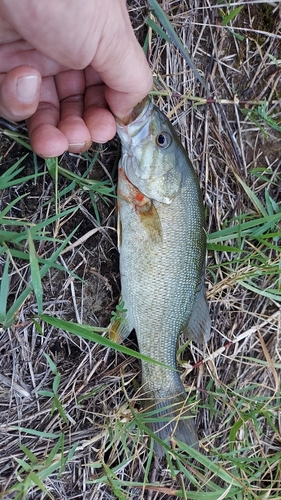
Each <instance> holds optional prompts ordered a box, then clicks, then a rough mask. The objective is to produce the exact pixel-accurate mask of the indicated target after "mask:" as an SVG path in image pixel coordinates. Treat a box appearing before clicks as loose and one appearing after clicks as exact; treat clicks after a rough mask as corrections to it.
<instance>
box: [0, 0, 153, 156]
mask: <svg viewBox="0 0 281 500" xmlns="http://www.w3.org/2000/svg"><path fill="white" fill-rule="evenodd" d="M151 86H152V75H151V71H150V69H149V67H148V64H147V62H146V60H145V57H144V54H143V51H142V49H141V47H140V45H139V44H138V42H137V40H136V38H135V35H134V32H133V29H132V27H131V23H130V20H129V16H128V13H127V9H126V3H125V0H83V2H82V3H81V2H78V1H77V0H40V2H38V0H21V1H20V2H19V1H18V0H1V2H0V115H2V116H3V117H4V118H7V119H8V120H12V121H21V120H25V119H27V127H28V133H29V137H30V142H31V146H32V148H33V150H34V151H35V152H36V153H37V154H38V155H39V156H43V157H53V156H58V155H60V154H62V153H63V152H64V151H66V150H68V151H71V152H74V153H78V152H82V151H85V150H86V149H88V148H89V147H90V145H91V143H92V141H94V142H100V143H103V142H106V141H108V140H110V139H112V137H114V135H115V132H116V125H115V119H114V116H113V115H115V116H117V117H118V118H120V119H121V120H123V121H125V120H126V118H127V117H128V116H129V115H130V112H131V110H132V108H133V107H134V106H135V105H136V104H137V103H138V102H139V101H141V100H142V99H143V98H144V97H145V96H146V95H147V93H148V92H149V90H150V89H151ZM108 107H109V109H108Z"/></svg>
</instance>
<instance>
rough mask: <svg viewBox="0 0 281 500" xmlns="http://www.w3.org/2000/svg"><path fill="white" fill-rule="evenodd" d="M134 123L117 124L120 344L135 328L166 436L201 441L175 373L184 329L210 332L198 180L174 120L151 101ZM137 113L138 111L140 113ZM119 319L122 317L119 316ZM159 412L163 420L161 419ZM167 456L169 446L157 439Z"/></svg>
mask: <svg viewBox="0 0 281 500" xmlns="http://www.w3.org/2000/svg"><path fill="white" fill-rule="evenodd" d="M137 112H138V116H137V117H136V118H135V119H134V120H133V121H132V122H131V123H129V124H128V125H124V124H121V123H117V132H118V134H119V136H120V138H121V143H122V156H121V160H120V165H119V174H118V217H119V252H120V276H121V291H122V300H123V301H124V307H125V310H126V313H125V317H124V321H123V322H121V323H120V324H118V325H116V324H115V325H114V326H113V327H112V332H114V334H113V335H112V338H115V339H116V340H118V341H122V340H124V338H125V337H126V336H127V335H128V334H129V333H130V332H131V331H132V330H133V329H135V331H136V335H137V339H138V345H139V350H140V352H141V353H142V354H144V355H146V356H149V357H152V358H154V359H155V360H157V361H159V362H161V363H164V364H165V365H168V366H170V367H171V368H172V369H169V368H167V367H162V366H159V365H155V364H153V363H148V362H144V361H142V390H143V406H144V409H145V410H146V411H147V410H153V411H154V413H153V417H154V418H153V419H151V420H153V422H151V423H150V424H148V425H149V426H150V427H151V429H152V430H153V432H155V433H157V434H158V436H159V438H160V439H161V440H164V441H166V442H168V441H169V440H170V439H171V438H172V437H173V436H175V437H177V438H178V439H180V440H181V441H184V442H186V443H187V444H190V445H196V442H197V433H196V429H195V423H194V418H193V417H192V415H191V414H190V413H189V412H188V411H187V407H186V406H185V403H186V391H185V388H184V386H183V383H182V381H181V379H180V376H179V373H178V371H177V370H176V349H177V340H178V336H179V333H180V332H182V333H184V334H186V335H187V337H188V338H190V339H192V340H195V341H197V342H200V343H203V342H205V341H207V340H208V338H209V333H210V318H209V311H208V307H207V304H206V297H205V287H204V283H203V281H204V263H205V252H206V250H205V245H206V241H205V239H206V238H205V231H204V209H203V203H202V195H201V192H200V189H199V185H198V181H197V177H196V175H195V172H194V170H193V167H192V165H191V163H190V160H189V159H188V157H187V155H186V152H185V150H184V148H183V146H182V145H181V143H180V141H179V139H178V137H177V135H176V133H175V131H174V129H173V127H172V125H171V123H170V122H169V120H168V119H167V118H166V117H165V115H164V114H162V113H161V112H160V111H159V110H158V108H156V107H155V106H154V105H153V104H152V103H151V102H150V101H149V100H146V101H145V102H144V103H142V105H141V106H140V108H138V110H137ZM137 112H136V113H135V114H137ZM115 321H117V320H115ZM156 416H157V417H158V418H157V419H156V418H155V417H156ZM155 451H156V453H157V455H158V456H162V454H163V448H162V447H161V446H160V445H159V444H158V443H156V448H155Z"/></svg>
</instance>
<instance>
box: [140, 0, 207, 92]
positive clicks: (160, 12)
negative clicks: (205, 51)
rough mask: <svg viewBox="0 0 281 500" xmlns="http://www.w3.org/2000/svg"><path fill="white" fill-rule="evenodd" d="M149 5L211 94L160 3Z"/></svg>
mask: <svg viewBox="0 0 281 500" xmlns="http://www.w3.org/2000/svg"><path fill="white" fill-rule="evenodd" d="M148 3H149V5H150V7H151V9H152V11H153V13H154V15H155V17H157V19H158V21H159V22H160V24H162V26H163V28H164V29H165V30H166V31H167V33H168V35H169V37H170V38H171V40H172V42H173V43H174V44H175V46H176V47H177V48H178V50H179V51H180V53H181V54H182V56H183V57H184V59H185V60H186V62H187V64H188V65H189V67H190V68H191V69H192V71H193V72H194V74H195V76H196V78H197V80H199V82H200V83H201V85H202V86H203V87H204V89H205V90H206V91H207V93H208V94H209V89H208V85H207V83H206V82H205V80H204V79H203V78H202V77H201V75H200V74H199V72H198V71H197V69H196V66H195V65H194V63H193V62H192V60H191V56H190V54H189V53H188V51H187V50H186V48H185V47H184V45H183V43H182V42H181V40H180V39H179V37H178V35H177V34H176V32H175V30H174V28H173V26H172V25H171V23H170V21H169V19H168V17H167V16H166V14H165V12H164V11H163V10H162V9H161V7H160V5H159V3H158V2H157V0H148Z"/></svg>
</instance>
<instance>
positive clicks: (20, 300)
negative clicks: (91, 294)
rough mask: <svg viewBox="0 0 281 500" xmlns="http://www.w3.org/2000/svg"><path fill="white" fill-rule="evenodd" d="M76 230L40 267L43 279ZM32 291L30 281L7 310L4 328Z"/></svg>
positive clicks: (12, 319) (11, 322)
mask: <svg viewBox="0 0 281 500" xmlns="http://www.w3.org/2000/svg"><path fill="white" fill-rule="evenodd" d="M76 230H77V228H75V229H74V231H72V233H70V235H69V236H68V238H66V240H65V241H64V242H63V243H62V244H61V245H60V246H59V247H58V248H57V250H56V251H55V252H54V253H53V255H52V256H51V257H50V259H49V260H48V261H47V262H46V264H45V265H44V266H42V268H41V269H40V277H41V279H42V278H43V277H44V276H45V274H47V272H48V271H49V269H50V268H51V267H52V266H53V263H54V262H55V261H56V259H57V258H58V256H59V255H60V254H61V252H62V250H63V249H64V248H65V247H66V245H67V244H68V242H69V241H70V240H71V238H72V236H73V235H74V234H75V232H76ZM32 291H33V287H32V284H31V283H30V284H29V285H28V286H27V287H26V289H25V290H24V291H23V292H22V293H21V294H20V296H19V297H18V298H17V300H16V301H15V302H14V304H13V305H12V307H11V308H10V309H9V311H8V312H7V314H6V318H5V321H4V322H3V326H4V328H8V327H9V326H11V325H12V324H13V322H14V319H15V317H16V315H17V312H18V310H19V309H20V308H21V307H22V305H23V303H24V302H25V300H26V299H27V297H28V295H29V294H30V292H32Z"/></svg>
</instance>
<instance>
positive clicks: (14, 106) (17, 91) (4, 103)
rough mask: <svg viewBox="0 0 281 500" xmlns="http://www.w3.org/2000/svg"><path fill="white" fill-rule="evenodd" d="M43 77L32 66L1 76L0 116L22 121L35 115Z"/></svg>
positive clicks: (22, 67) (19, 67) (19, 68)
mask: <svg viewBox="0 0 281 500" xmlns="http://www.w3.org/2000/svg"><path fill="white" fill-rule="evenodd" d="M40 85H41V75H40V73H39V72H38V71H37V70H36V69H35V68H32V67H31V66H17V67H16V68H13V69H12V70H11V71H9V72H8V73H7V74H5V75H3V74H2V75H1V74H0V115H1V116H3V117H4V118H6V119H8V120H12V121H21V120H25V119H26V118H29V117H30V116H31V115H33V114H34V113H35V111H36V109H37V107H38V103H39V97H40Z"/></svg>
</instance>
